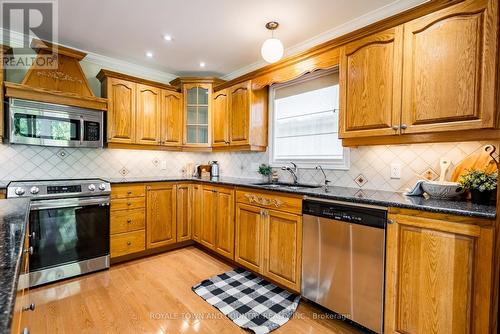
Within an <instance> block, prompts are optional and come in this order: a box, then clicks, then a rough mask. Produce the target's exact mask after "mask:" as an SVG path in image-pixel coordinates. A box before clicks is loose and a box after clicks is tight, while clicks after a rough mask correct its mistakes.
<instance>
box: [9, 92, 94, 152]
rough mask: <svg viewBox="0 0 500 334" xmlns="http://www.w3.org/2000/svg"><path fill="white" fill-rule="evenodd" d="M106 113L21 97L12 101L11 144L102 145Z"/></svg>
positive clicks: (10, 105)
mask: <svg viewBox="0 0 500 334" xmlns="http://www.w3.org/2000/svg"><path fill="white" fill-rule="evenodd" d="M103 118H104V115H103V112H102V111H99V110H92V109H84V108H78V107H71V106H65V105H59V104H51V103H45V102H36V101H30V100H22V99H14V98H12V99H10V100H9V121H8V124H9V141H10V143H12V144H26V145H41V146H59V147H103V142H104V141H103Z"/></svg>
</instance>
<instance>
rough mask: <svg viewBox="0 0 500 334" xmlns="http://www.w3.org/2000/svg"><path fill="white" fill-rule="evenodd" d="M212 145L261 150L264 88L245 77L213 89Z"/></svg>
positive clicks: (264, 139)
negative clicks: (223, 86)
mask: <svg viewBox="0 0 500 334" xmlns="http://www.w3.org/2000/svg"><path fill="white" fill-rule="evenodd" d="M213 104H214V118H213V123H212V126H213V129H214V130H213V135H214V137H213V140H212V147H213V148H214V149H215V150H218V149H219V150H239V151H265V150H266V147H267V118H268V110H267V105H268V90H267V89H258V90H253V89H252V82H251V81H245V82H243V83H241V84H237V85H234V86H231V87H228V88H225V89H222V90H220V91H217V92H215V93H214V102H213Z"/></svg>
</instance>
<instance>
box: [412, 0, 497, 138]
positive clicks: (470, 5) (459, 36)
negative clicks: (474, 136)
mask: <svg viewBox="0 0 500 334" xmlns="http://www.w3.org/2000/svg"><path fill="white" fill-rule="evenodd" d="M497 13H498V1H487V0H482V1H481V0H479V1H465V2H462V3H460V4H457V5H455V6H452V7H449V8H446V9H443V10H440V11H438V12H435V13H432V14H430V15H426V16H424V17H422V18H419V19H416V20H413V21H410V22H408V23H406V24H405V25H404V55H405V61H404V69H403V75H404V78H403V92H404V93H403V120H402V123H403V124H404V125H405V127H406V129H405V130H404V133H421V132H432V131H448V130H467V129H479V128H490V127H494V126H495V77H496V76H495V62H496V57H497V56H498V55H497V52H498V51H497V50H498V46H497V45H498V40H497V38H498V37H496V36H497V30H498V24H497V20H498V14H497Z"/></svg>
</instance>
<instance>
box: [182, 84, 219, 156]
mask: <svg viewBox="0 0 500 334" xmlns="http://www.w3.org/2000/svg"><path fill="white" fill-rule="evenodd" d="M183 91H184V106H185V107H184V108H185V109H184V112H185V116H184V125H185V129H184V144H185V145H187V146H190V147H209V146H210V145H211V143H212V138H211V133H212V131H211V127H210V124H211V105H212V85H211V84H186V85H184V86H183Z"/></svg>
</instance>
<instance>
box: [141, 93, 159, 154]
mask: <svg viewBox="0 0 500 334" xmlns="http://www.w3.org/2000/svg"><path fill="white" fill-rule="evenodd" d="M160 103H161V91H160V89H158V88H155V87H151V86H147V85H142V84H138V85H137V111H136V143H137V144H143V145H158V144H160V132H161V127H162V123H161V122H160V120H161V118H160V111H161V108H160Z"/></svg>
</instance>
